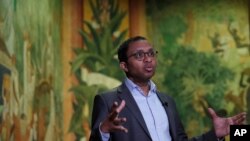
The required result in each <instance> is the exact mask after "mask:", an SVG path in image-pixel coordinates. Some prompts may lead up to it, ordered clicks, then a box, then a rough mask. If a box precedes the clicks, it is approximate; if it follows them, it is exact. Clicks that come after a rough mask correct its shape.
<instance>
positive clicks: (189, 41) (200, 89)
mask: <svg viewBox="0 0 250 141" xmlns="http://www.w3.org/2000/svg"><path fill="white" fill-rule="evenodd" d="M229 1H230V2H229ZM63 2H65V3H66V2H68V3H67V4H69V3H70V2H69V1H67V0H64V1H60V0H42V1H34V0H19V1H17V0H1V1H0V140H4V141H5V140H6V141H7V140H9V141H17V140H18V141H31V140H32V141H34V140H36V141H52V140H53V141H61V140H64V139H65V138H64V136H65V134H67V133H73V134H74V137H73V138H71V139H69V140H81V141H84V140H88V136H89V134H90V120H91V114H92V111H91V110H92V106H93V103H92V102H93V98H94V96H95V94H97V93H98V92H101V91H104V90H107V89H111V88H113V87H116V86H117V85H119V84H120V83H121V81H122V80H123V78H124V74H123V72H122V71H121V70H120V69H119V64H118V60H117V56H116V49H117V47H118V45H119V44H120V43H121V42H122V41H123V40H124V39H126V38H127V37H128V36H130V30H133V28H132V27H133V25H136V24H138V23H137V22H134V21H129V20H130V18H129V16H130V15H131V14H133V15H136V14H137V15H136V16H135V17H139V16H145V17H143V18H140V20H141V19H143V20H144V19H146V21H140V22H144V23H143V24H145V23H146V25H147V26H146V29H144V30H145V31H146V33H147V38H148V39H149V40H150V41H151V42H152V43H153V45H154V46H155V47H156V49H157V50H158V51H159V54H158V63H159V67H158V70H157V73H156V75H155V77H154V78H153V79H154V81H155V82H156V84H157V86H158V89H159V90H160V91H163V92H166V93H167V94H169V95H171V96H173V97H174V99H175V100H176V102H177V103H178V104H177V107H178V109H179V113H180V115H181V118H182V120H183V123H184V126H185V129H186V131H187V133H188V134H189V135H190V136H194V135H198V134H200V133H203V132H204V131H207V130H209V129H210V128H211V123H210V119H209V116H208V115H207V112H206V108H208V107H213V108H214V109H216V110H217V113H218V114H219V115H221V116H229V115H232V114H235V113H238V112H241V111H247V112H248V113H249V110H250V41H249V37H250V35H249V30H250V29H249V2H248V0H209V1H204V0H189V1H184V0H176V1H174V0H142V1H140V2H143V4H142V7H141V8H140V9H144V10H145V14H144V15H141V13H140V14H138V13H139V12H138V13H130V12H131V11H130V9H129V2H130V3H132V2H134V1H128V0H84V1H83V3H81V4H83V10H84V11H83V13H84V14H83V21H82V22H83V28H81V29H79V31H80V32H78V31H71V32H74V34H75V32H77V34H79V35H81V37H82V41H83V43H84V45H83V47H76V48H73V49H72V50H71V51H72V52H69V55H72V54H73V55H74V58H73V59H72V60H67V61H68V62H66V63H65V62H62V60H63V58H64V57H65V56H62V54H63V53H61V52H62V46H63V45H62V44H63V42H64V41H62V38H61V37H62V36H63V35H62V32H61V31H62V19H63V18H62V17H63V16H65V15H66V14H65V15H63V16H62V13H61V12H62V11H63V10H62V9H63V8H64V7H66V5H63ZM136 3H137V2H136ZM137 4H138V5H140V4H139V2H138V3H137ZM130 6H131V5H130ZM144 6H145V7H144ZM72 9H73V8H72ZM72 9H71V10H72ZM64 12H65V11H64ZM68 12H72V11H66V12H65V13H68ZM134 12H136V11H134ZM68 16H71V15H70V14H68ZM65 18H70V17H65ZM79 19H81V18H79ZM65 25H67V24H65ZM135 27H140V25H137V26H135ZM138 31H140V30H138ZM136 33H137V32H136ZM143 33H144V32H143ZM65 34H73V33H66V32H65ZM70 37H71V36H70ZM69 48H72V47H71V46H69ZM63 63H65V64H67V63H68V64H70V69H71V72H72V75H74V79H76V80H75V81H77V83H76V85H72V87H71V88H70V89H69V90H68V91H70V92H72V94H73V96H74V99H73V101H72V105H73V106H72V108H73V113H67V114H72V117H71V119H70V125H69V129H66V130H65V128H64V126H65V125H64V124H65V122H67V121H65V119H63V118H64V116H65V115H64V114H63V113H64V109H63V106H64V105H63V100H64V99H63V97H62V96H63V92H62V91H63V90H62V89H63V88H62V87H63V83H66V82H63V81H62V76H64V75H65V74H63V71H64V70H63V69H65V68H63V67H62V64H63ZM64 77H71V76H64ZM65 93H67V92H65ZM247 118H248V119H247V123H248V124H249V123H250V116H249V115H248V117H247ZM193 127H196V128H195V129H194V128H193Z"/></svg>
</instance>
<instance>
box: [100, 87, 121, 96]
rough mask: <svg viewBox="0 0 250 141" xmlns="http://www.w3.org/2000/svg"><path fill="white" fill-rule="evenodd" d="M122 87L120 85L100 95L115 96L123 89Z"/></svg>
mask: <svg viewBox="0 0 250 141" xmlns="http://www.w3.org/2000/svg"><path fill="white" fill-rule="evenodd" d="M121 86H122V85H119V86H117V87H114V88H112V89H108V90H105V91H102V92H100V93H99V95H103V96H106V95H114V94H116V93H117V92H118V90H119V89H120V88H121Z"/></svg>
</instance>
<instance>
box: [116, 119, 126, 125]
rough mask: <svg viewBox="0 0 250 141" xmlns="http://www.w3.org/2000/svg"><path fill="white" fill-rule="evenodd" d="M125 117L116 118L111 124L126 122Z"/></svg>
mask: <svg viewBox="0 0 250 141" xmlns="http://www.w3.org/2000/svg"><path fill="white" fill-rule="evenodd" d="M126 121H127V119H126V118H116V119H115V120H114V121H113V124H114V125H121V124H122V123H124V122H126Z"/></svg>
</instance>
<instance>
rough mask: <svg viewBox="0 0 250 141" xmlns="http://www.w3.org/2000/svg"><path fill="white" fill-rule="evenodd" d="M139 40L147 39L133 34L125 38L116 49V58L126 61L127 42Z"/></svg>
mask: <svg viewBox="0 0 250 141" xmlns="http://www.w3.org/2000/svg"><path fill="white" fill-rule="evenodd" d="M139 40H147V39H146V38H145V37H142V36H135V37H131V38H129V39H127V40H125V41H124V42H123V43H122V44H121V45H120V46H119V48H118V50H117V54H118V59H119V62H127V59H128V57H127V51H128V48H129V44H130V43H133V42H136V41H139Z"/></svg>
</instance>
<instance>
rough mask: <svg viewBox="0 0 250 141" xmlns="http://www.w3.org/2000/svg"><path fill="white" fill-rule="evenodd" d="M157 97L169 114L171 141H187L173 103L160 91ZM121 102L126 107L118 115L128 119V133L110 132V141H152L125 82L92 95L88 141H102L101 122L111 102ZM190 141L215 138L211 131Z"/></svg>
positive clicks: (212, 139)
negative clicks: (124, 102)
mask: <svg viewBox="0 0 250 141" xmlns="http://www.w3.org/2000/svg"><path fill="white" fill-rule="evenodd" d="M157 95H158V97H159V99H160V101H161V102H162V104H163V106H164V108H165V110H166V113H167V115H168V120H169V126H170V134H171V137H172V141H187V140H188V137H187V134H186V133H185V131H184V128H183V125H182V123H181V120H180V118H179V115H178V113H177V109H176V105H175V102H174V100H173V99H172V98H171V97H169V96H167V95H165V94H162V93H159V92H157ZM121 100H125V101H126V106H125V108H124V109H123V110H122V111H121V113H120V114H119V117H126V118H127V122H125V123H124V124H123V125H124V127H125V128H127V129H128V133H124V132H119V131H117V132H111V133H110V141H153V140H154V139H152V138H151V137H150V134H149V131H148V129H147V126H146V123H145V121H144V119H143V116H142V114H141V112H140V110H139V108H138V106H137V104H136V102H135V100H134V98H133V96H132V95H131V93H130V91H129V90H128V88H127V87H126V85H125V83H123V84H121V85H120V86H119V87H117V88H115V89H113V90H111V91H108V92H104V93H102V94H98V95H96V96H95V99H94V106H93V114H92V125H91V128H92V129H91V135H90V141H102V139H101V135H100V132H99V125H100V122H102V121H103V120H104V119H105V118H106V117H107V115H108V114H109V112H110V110H111V107H112V105H113V102H114V101H117V102H118V103H120V102H121ZM190 141H217V138H216V136H215V132H214V131H213V130H211V131H209V132H207V133H205V134H202V135H201V136H199V137H195V138H192V139H190Z"/></svg>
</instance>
